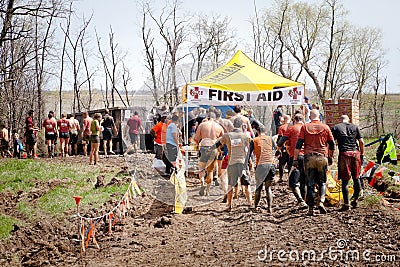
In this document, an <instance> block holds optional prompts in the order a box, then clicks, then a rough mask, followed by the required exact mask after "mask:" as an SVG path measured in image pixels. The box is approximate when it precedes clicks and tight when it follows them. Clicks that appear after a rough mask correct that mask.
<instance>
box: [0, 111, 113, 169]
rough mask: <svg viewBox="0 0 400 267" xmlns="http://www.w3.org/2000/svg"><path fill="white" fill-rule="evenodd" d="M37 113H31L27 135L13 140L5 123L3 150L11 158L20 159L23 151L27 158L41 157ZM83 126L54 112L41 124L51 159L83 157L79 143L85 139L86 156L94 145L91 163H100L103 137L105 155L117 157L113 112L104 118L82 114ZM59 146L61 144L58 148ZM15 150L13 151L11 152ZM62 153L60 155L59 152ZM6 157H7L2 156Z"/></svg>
mask: <svg viewBox="0 0 400 267" xmlns="http://www.w3.org/2000/svg"><path fill="white" fill-rule="evenodd" d="M34 115H35V112H34V110H30V111H29V112H28V116H27V117H26V119H25V127H24V131H23V136H21V137H20V135H19V134H18V133H17V132H15V133H13V135H12V137H11V138H9V136H8V130H7V129H6V128H5V125H4V124H1V125H0V126H1V134H0V144H1V151H2V152H4V153H6V152H5V151H7V153H8V156H13V157H17V158H21V157H22V152H23V151H25V152H26V157H27V158H37V157H38V154H37V142H38V139H39V134H40V130H39V127H38V126H39V123H38V122H36V121H35V116H34ZM82 116H83V122H82V127H81V124H80V122H79V121H78V120H77V119H76V118H75V116H74V114H71V115H67V114H66V113H62V114H61V118H60V119H58V120H57V119H56V118H55V116H54V112H53V111H49V113H48V115H47V118H45V119H44V120H43V121H42V123H41V124H40V125H41V126H42V128H43V129H44V140H45V146H46V147H47V157H49V158H53V157H55V156H56V155H59V156H60V157H69V156H76V155H79V152H78V140H79V137H81V143H82V148H83V155H84V156H87V154H88V150H89V149H88V146H89V144H90V155H89V163H90V164H96V163H97V162H98V161H99V147H100V134H101V133H102V135H103V148H104V155H105V156H107V155H109V154H115V152H114V151H113V150H112V147H113V144H112V139H113V136H117V135H118V129H117V127H116V124H115V122H114V119H113V117H112V116H111V115H110V111H109V110H108V109H105V111H104V117H103V116H102V114H100V113H95V114H94V116H93V118H91V117H90V116H89V115H88V112H86V111H84V112H82ZM57 144H59V146H58V149H56V148H57ZM10 147H11V149H10ZM57 151H58V153H57ZM2 156H5V155H3V154H2Z"/></svg>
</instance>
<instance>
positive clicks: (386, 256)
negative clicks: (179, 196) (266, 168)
mask: <svg viewBox="0 0 400 267" xmlns="http://www.w3.org/2000/svg"><path fill="white" fill-rule="evenodd" d="M142 156H143V161H142V162H143V164H137V168H138V170H139V171H141V173H142V174H143V173H144V174H148V175H152V170H151V167H150V166H151V158H149V157H151V156H149V155H146V154H143V155H142ZM39 160H48V159H39ZM53 160H59V159H53ZM65 160H67V161H71V162H75V163H76V164H77V166H81V165H82V164H85V163H82V158H74V157H71V158H67V159H65ZM101 164H102V168H103V170H104V171H105V172H107V171H111V170H113V169H114V170H115V168H118V169H120V170H121V171H124V170H126V169H127V168H126V166H125V162H124V161H123V160H121V158H119V157H110V158H109V159H101ZM149 168H150V169H149ZM124 179H125V180H124ZM64 182H67V181H66V180H62V179H61V180H57V181H52V182H51V183H45V184H38V189H37V191H36V192H34V193H31V194H24V193H23V192H20V193H18V194H11V193H2V194H0V202H1V203H2V204H1V205H0V209H1V211H2V213H3V214H7V215H10V216H13V217H16V218H19V217H21V216H22V215H21V214H20V213H19V212H18V211H17V209H16V207H17V204H18V202H19V201H21V200H25V201H26V200H27V199H29V200H31V201H35V199H37V198H38V197H40V196H41V195H43V194H44V193H45V192H47V191H48V190H50V189H51V188H52V187H53V186H55V184H59V183H64ZM122 182H125V183H129V176H126V177H125V178H123V179H122ZM104 186H107V184H106V183H105V184H104ZM122 193H124V192H122ZM273 193H274V196H275V198H274V206H273V208H274V209H273V214H272V215H269V214H267V213H266V210H265V209H262V212H260V213H254V212H249V209H248V207H247V205H246V204H245V199H244V197H239V199H237V200H235V201H234V208H233V210H232V211H231V212H226V211H225V208H226V206H225V205H226V204H223V203H221V201H220V200H218V201H214V202H211V203H210V204H208V205H203V206H200V207H196V208H194V210H193V211H191V212H189V213H186V214H180V215H175V214H171V211H172V207H171V206H168V205H165V204H164V203H161V202H159V201H157V200H155V199H153V198H152V197H151V196H150V195H149V194H147V195H145V196H143V197H137V198H135V200H134V201H133V203H131V204H133V207H132V209H131V210H130V211H129V213H128V216H127V217H126V218H124V219H122V220H120V221H119V222H117V223H116V225H115V226H114V227H113V231H112V234H111V237H109V236H108V229H107V225H106V224H105V223H100V226H99V227H98V229H97V232H96V238H97V241H98V243H99V246H100V248H101V250H100V251H98V250H97V248H96V247H95V245H94V244H93V243H92V242H91V243H90V245H89V248H88V249H87V251H86V253H84V254H81V253H80V247H79V243H78V242H77V241H76V239H77V224H78V221H77V218H76V217H75V216H74V215H75V211H74V210H71V211H68V212H66V213H65V217H64V218H63V219H55V218H51V217H48V218H41V219H40V220H37V221H35V222H32V224H29V225H23V226H16V227H15V228H14V231H13V232H12V234H11V237H10V238H9V239H6V240H3V241H1V242H0V266H183V265H185V266H288V265H289V266H375V265H382V266H399V265H400V245H399V244H400V230H399V226H400V216H399V215H400V212H399V211H398V210H395V209H393V208H389V207H386V206H383V205H378V206H361V207H358V208H357V209H355V210H352V211H348V212H338V211H337V207H328V208H327V209H328V213H327V214H326V215H320V214H319V212H318V211H316V216H314V217H308V216H306V215H305V210H300V209H298V208H296V207H295V205H294V203H295V199H294V197H293V196H292V195H291V194H290V193H289V191H288V188H287V186H286V183H280V184H278V183H276V184H274V186H273ZM119 198H120V196H118V195H115V196H111V199H110V200H109V202H108V203H106V204H105V206H109V207H112V206H113V205H115V204H116V203H117V201H118V200H119ZM264 205H266V202H265V201H264V200H262V203H261V206H262V207H264ZM95 213H96V211H95V210H92V211H89V212H88V214H93V215H95ZM278 251H279V252H278ZM313 252H315V258H313V254H312V253H313Z"/></svg>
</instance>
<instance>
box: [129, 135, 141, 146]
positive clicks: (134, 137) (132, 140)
mask: <svg viewBox="0 0 400 267" xmlns="http://www.w3.org/2000/svg"><path fill="white" fill-rule="evenodd" d="M129 137H130V138H131V143H132V144H137V142H138V141H139V134H135V133H129Z"/></svg>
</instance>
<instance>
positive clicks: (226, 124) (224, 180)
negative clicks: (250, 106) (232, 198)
mask: <svg viewBox="0 0 400 267" xmlns="http://www.w3.org/2000/svg"><path fill="white" fill-rule="evenodd" d="M215 115H216V117H217V119H216V120H215V121H216V122H218V123H219V125H221V126H222V128H223V129H224V134H225V133H229V132H231V131H233V129H234V127H233V123H232V122H231V121H230V120H229V119H223V118H222V111H221V110H220V109H216V111H215ZM218 150H219V151H218V157H217V164H218V168H217V176H218V177H219V179H220V181H221V187H222V190H224V193H225V196H224V200H223V203H226V201H227V195H226V194H227V193H228V176H227V172H226V167H227V166H228V147H227V146H226V145H224V146H223V147H222V148H220V149H218ZM223 161H225V164H223V163H222V162H223ZM223 166H224V168H223Z"/></svg>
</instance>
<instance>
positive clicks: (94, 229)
mask: <svg viewBox="0 0 400 267" xmlns="http://www.w3.org/2000/svg"><path fill="white" fill-rule="evenodd" d="M96 224H97V223H96ZM96 224H93V221H92V225H93V226H92V227H93V243H94V244H95V245H96V247H97V249H98V250H99V251H100V246H99V243H97V240H96V238H95V236H94V235H95V232H96Z"/></svg>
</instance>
